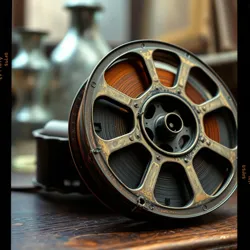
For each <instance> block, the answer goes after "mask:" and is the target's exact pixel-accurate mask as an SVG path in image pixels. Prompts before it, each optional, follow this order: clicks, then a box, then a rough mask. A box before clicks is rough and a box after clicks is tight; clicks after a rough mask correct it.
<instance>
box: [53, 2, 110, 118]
mask: <svg viewBox="0 0 250 250" xmlns="http://www.w3.org/2000/svg"><path fill="white" fill-rule="evenodd" d="M65 7H66V8H67V10H68V11H69V12H70V17H71V19H70V25H69V29H68V31H67V32H66V35H65V36H64V38H63V39H62V41H61V42H60V43H59V44H58V45H57V46H56V48H55V49H54V50H53V51H52V53H51V63H52V84H51V86H52V91H51V96H50V100H51V102H50V103H51V110H52V112H53V118H54V119H58V120H67V119H68V116H69V111H70V108H71V104H72V101H73V99H74V97H75V95H76V93H77V91H78V89H79V88H80V86H81V85H82V83H84V82H85V80H86V79H87V78H88V77H89V75H90V73H91V72H92V70H93V69H94V67H95V66H96V65H97V63H98V62H99V61H100V59H101V58H102V57H104V56H105V55H106V54H107V53H108V52H109V51H110V47H109V45H108V44H107V43H106V41H105V40H104V39H103V38H102V36H101V34H100V32H99V30H98V22H97V17H98V16H97V14H98V13H99V11H100V10H101V6H100V5H98V4H97V3H96V2H95V1H90V0H89V1H86V0H85V1H74V0H69V1H66V3H65Z"/></svg>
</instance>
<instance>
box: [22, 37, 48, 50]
mask: <svg viewBox="0 0 250 250" xmlns="http://www.w3.org/2000/svg"><path fill="white" fill-rule="evenodd" d="M19 51H25V52H27V53H30V52H38V53H43V52H44V45H43V35H38V34H20V40H19Z"/></svg>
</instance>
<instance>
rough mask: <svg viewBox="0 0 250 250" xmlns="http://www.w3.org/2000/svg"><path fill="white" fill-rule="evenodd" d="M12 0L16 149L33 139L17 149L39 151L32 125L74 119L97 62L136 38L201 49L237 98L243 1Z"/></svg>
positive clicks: (25, 162) (200, 53)
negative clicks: (79, 92)
mask: <svg viewBox="0 0 250 250" xmlns="http://www.w3.org/2000/svg"><path fill="white" fill-rule="evenodd" d="M12 6H13V15H12V19H13V20H12V31H13V32H12V47H13V48H12V59H13V62H12V68H13V75H12V93H13V107H12V109H13V118H12V119H13V120H12V124H13V126H12V127H13V128H12V129H13V133H12V138H13V152H14V151H15V150H14V148H16V146H15V147H14V145H17V141H22V140H23V139H25V140H26V143H25V145H26V146H20V145H24V144H20V145H19V146H18V148H19V149H20V148H21V149H22V150H23V151H22V152H20V151H18V153H17V152H15V153H14V154H15V155H24V154H26V152H27V151H29V154H30V155H34V152H33V151H32V150H30V149H31V148H32V147H33V148H34V147H35V146H34V142H33V141H31V142H30V143H31V144H29V143H27V138H28V137H30V138H31V134H32V131H33V130H34V129H37V128H39V127H41V126H43V125H44V124H45V123H46V122H47V121H49V120H50V119H60V120H67V118H68V114H69V109H70V106H71V102H72V101H73V98H74V96H75V94H76V92H77V90H78V89H79V87H80V86H81V84H82V83H83V81H84V80H85V79H87V77H88V76H89V74H90V73H91V71H92V69H93V68H94V66H95V65H96V64H97V63H98V61H99V60H100V59H101V58H102V57H103V56H105V55H106V53H108V52H109V51H110V50H111V49H112V48H114V47H116V46H118V45H121V44H123V43H125V42H128V41H131V40H136V39H157V40H161V41H164V42H168V43H172V44H175V45H178V46H181V47H183V48H185V49H187V50H189V51H191V52H193V53H195V54H196V55H197V56H199V57H200V58H201V59H202V60H203V61H204V62H206V63H207V64H209V65H210V66H211V67H212V68H213V69H214V70H215V71H216V72H217V73H218V74H219V76H220V77H221V78H222V79H223V80H224V81H225V83H226V84H227V86H228V87H229V89H230V90H231V91H232V93H233V95H234V96H235V98H236V100H237V1H236V0H202V1H201V0H99V1H97V0H67V1H65V0H53V1H51V0H42V1H37V0H13V5H12ZM48 103H50V104H48ZM21 135H22V136H21ZM26 135H28V136H26ZM17 139H18V140H17ZM27 145H28V146H27ZM31 145H33V146H31ZM27 148H28V149H27ZM31 151H32V152H31ZM29 162H30V166H31V169H34V158H33V156H32V157H31V158H28V157H27V155H26V158H20V157H19V158H18V161H17V162H15V161H13V164H14V163H15V164H16V166H18V165H19V166H23V165H25V166H26V168H27V166H28V163H29ZM17 168H18V167H17Z"/></svg>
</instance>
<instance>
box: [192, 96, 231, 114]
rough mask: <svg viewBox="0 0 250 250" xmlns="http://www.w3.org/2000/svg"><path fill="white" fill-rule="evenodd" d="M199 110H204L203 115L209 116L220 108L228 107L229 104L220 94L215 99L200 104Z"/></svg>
mask: <svg viewBox="0 0 250 250" xmlns="http://www.w3.org/2000/svg"><path fill="white" fill-rule="evenodd" d="M197 106H198V108H199V109H200V110H202V112H203V114H204V115H205V114H208V113H210V112H212V111H215V110H217V109H219V108H222V107H227V106H228V104H227V102H226V101H225V99H224V98H223V96H222V95H221V94H218V95H217V96H215V97H214V98H212V99H210V100H208V101H206V102H204V103H202V104H200V105H197Z"/></svg>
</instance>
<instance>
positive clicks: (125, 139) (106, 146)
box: [98, 131, 137, 159]
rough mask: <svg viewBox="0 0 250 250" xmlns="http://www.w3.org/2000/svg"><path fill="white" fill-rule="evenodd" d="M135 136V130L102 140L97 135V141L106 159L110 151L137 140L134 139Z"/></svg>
mask: <svg viewBox="0 0 250 250" xmlns="http://www.w3.org/2000/svg"><path fill="white" fill-rule="evenodd" d="M135 136H136V135H135V132H134V131H132V132H130V133H128V134H125V135H122V136H119V137H116V138H114V139H111V140H104V139H101V138H100V137H99V138H98V143H99V145H100V147H101V148H102V152H103V154H104V155H105V156H106V159H108V158H109V156H110V155H111V153H113V152H115V151H117V150H120V149H122V148H125V147H127V146H130V145H132V144H134V143H136V142H137V141H136V140H134V138H135Z"/></svg>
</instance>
